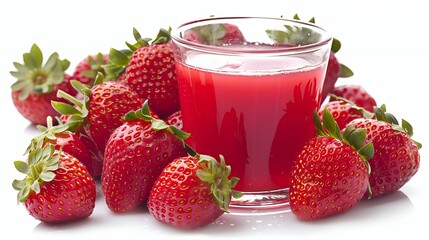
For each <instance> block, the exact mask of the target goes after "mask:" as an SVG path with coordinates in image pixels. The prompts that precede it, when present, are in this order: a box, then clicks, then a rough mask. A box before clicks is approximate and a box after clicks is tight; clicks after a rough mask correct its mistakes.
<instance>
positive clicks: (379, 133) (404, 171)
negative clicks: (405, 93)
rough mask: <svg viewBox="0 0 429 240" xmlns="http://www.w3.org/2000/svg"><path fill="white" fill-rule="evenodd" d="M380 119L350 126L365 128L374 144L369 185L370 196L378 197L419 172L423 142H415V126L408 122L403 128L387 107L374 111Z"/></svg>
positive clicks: (357, 121)
mask: <svg viewBox="0 0 429 240" xmlns="http://www.w3.org/2000/svg"><path fill="white" fill-rule="evenodd" d="M375 110H376V117H377V119H365V118H359V119H355V120H353V121H351V122H350V123H349V124H348V125H349V126H354V127H355V128H361V129H365V131H366V133H367V137H366V142H372V144H373V145H374V157H373V158H371V159H370V160H369V161H368V162H369V164H370V166H371V174H370V177H369V182H370V185H371V190H372V192H368V193H367V195H368V196H369V197H378V196H382V195H385V194H388V193H392V192H395V191H397V190H399V189H400V188H401V187H402V186H404V185H405V184H406V183H407V182H408V181H409V180H410V179H411V178H412V177H413V176H414V175H415V174H416V173H417V171H418V169H419V166H420V154H419V149H420V148H421V147H422V146H421V144H420V143H418V142H415V141H413V139H411V136H412V134H413V129H412V126H411V125H410V124H409V123H408V122H407V121H405V120H403V121H402V126H400V125H399V124H398V121H397V120H396V118H395V117H394V116H393V115H391V114H390V113H386V108H385V105H382V106H381V107H380V108H375Z"/></svg>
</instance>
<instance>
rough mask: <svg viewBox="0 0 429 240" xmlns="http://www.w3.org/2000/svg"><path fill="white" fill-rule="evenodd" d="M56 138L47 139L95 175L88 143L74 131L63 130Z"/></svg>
mask: <svg viewBox="0 0 429 240" xmlns="http://www.w3.org/2000/svg"><path fill="white" fill-rule="evenodd" d="M55 138H56V139H55V140H50V141H47V142H48V143H51V144H53V145H54V146H55V149H56V150H62V151H64V152H66V153H68V154H70V155H72V156H73V157H75V158H76V159H78V160H79V162H81V163H82V164H83V165H84V166H85V167H86V169H87V170H88V172H89V174H90V175H91V176H93V177H95V172H94V168H93V166H92V165H93V162H92V158H91V154H90V152H89V150H88V148H87V147H86V145H85V144H84V143H83V142H82V141H81V140H80V139H79V138H78V136H77V135H76V134H74V133H72V132H68V131H66V132H62V133H59V134H56V136H55Z"/></svg>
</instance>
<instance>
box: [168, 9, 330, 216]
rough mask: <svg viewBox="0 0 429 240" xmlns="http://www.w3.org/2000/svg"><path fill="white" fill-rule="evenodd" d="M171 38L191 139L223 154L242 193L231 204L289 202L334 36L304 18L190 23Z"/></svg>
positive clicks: (193, 143)
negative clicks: (292, 178) (296, 160)
mask: <svg viewBox="0 0 429 240" xmlns="http://www.w3.org/2000/svg"><path fill="white" fill-rule="evenodd" d="M226 22H227V23H228V24H229V25H228V27H226V26H227V25H226V24H225V23H226ZM231 26H235V28H234V27H231ZM231 28H232V29H234V30H233V31H232V32H230V33H228V34H227V31H229V30H230V29H231ZM228 29H229V30H228ZM237 33H242V34H237ZM172 39H173V46H174V55H175V63H176V74H177V80H178V85H179V96H180V108H181V111H182V119H183V130H185V131H186V132H189V133H190V134H191V136H190V137H189V138H188V139H186V143H187V144H189V145H190V146H191V147H192V148H194V149H195V150H196V151H197V152H198V153H199V154H205V155H211V156H213V157H215V158H219V155H223V156H224V157H225V161H226V164H228V165H230V166H231V169H232V172H231V176H235V177H238V178H240V180H239V182H238V184H237V186H236V187H235V190H238V191H241V192H243V193H244V196H243V197H241V198H239V199H232V202H231V206H237V207H251V208H255V207H263V208H266V207H271V206H273V207H276V206H281V205H284V204H287V203H288V201H289V198H288V197H289V195H288V189H289V186H290V174H291V171H292V168H293V165H294V160H295V159H296V156H297V154H298V152H299V150H300V149H301V148H302V146H303V145H304V144H305V142H306V141H307V140H308V139H309V138H311V137H313V136H315V132H316V130H315V126H314V123H313V119H312V113H313V111H314V109H316V108H317V107H318V106H319V105H320V99H321V89H322V85H323V82H324V77H325V72H326V66H327V63H328V59H329V53H330V44H331V41H332V39H331V38H330V37H329V36H328V35H327V34H326V32H324V31H323V30H322V29H320V28H318V27H316V26H314V25H310V24H307V23H301V22H297V21H293V20H292V21H289V20H285V19H274V18H252V17H250V18H246V17H231V18H209V19H202V20H196V21H193V22H189V23H185V24H183V25H181V26H180V27H179V28H178V29H177V31H176V32H174V33H173V34H172ZM225 39H226V40H225Z"/></svg>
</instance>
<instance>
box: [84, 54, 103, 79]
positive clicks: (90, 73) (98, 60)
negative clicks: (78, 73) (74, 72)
mask: <svg viewBox="0 0 429 240" xmlns="http://www.w3.org/2000/svg"><path fill="white" fill-rule="evenodd" d="M87 60H88V63H89V66H90V69H88V70H86V71H84V72H82V74H83V75H84V76H86V77H88V78H91V79H95V77H96V76H97V74H98V73H99V72H101V73H103V74H104V75H106V71H105V69H104V65H105V64H106V61H105V58H104V55H103V54H102V53H97V54H96V55H94V56H91V55H89V56H88V58H87Z"/></svg>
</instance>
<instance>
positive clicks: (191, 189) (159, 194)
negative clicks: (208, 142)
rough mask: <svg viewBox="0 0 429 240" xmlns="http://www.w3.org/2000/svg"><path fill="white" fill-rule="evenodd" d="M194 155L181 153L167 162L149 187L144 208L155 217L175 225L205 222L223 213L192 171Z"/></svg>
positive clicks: (193, 169) (205, 186)
mask: <svg viewBox="0 0 429 240" xmlns="http://www.w3.org/2000/svg"><path fill="white" fill-rule="evenodd" d="M197 162H198V159H196V158H194V157H182V158H178V159H176V160H174V161H173V162H172V163H170V164H169V165H167V166H166V167H165V169H164V171H163V172H162V173H161V175H159V177H158V179H157V180H156V182H155V184H154V185H153V188H152V190H151V193H150V196H149V201H148V209H149V212H150V213H151V214H152V216H154V217H155V219H157V220H158V221H161V222H163V223H166V224H169V225H171V226H174V227H176V228H181V229H191V228H197V227H200V226H204V225H207V224H209V223H211V222H213V221H214V220H215V219H217V218H218V217H219V216H221V215H222V214H223V211H221V210H220V208H219V206H218V205H217V204H216V203H215V201H214V198H213V195H212V194H211V193H210V187H209V185H208V184H207V183H204V182H202V181H201V180H200V179H199V178H198V176H197V174H196V172H197V170H198V169H199V166H198V165H197Z"/></svg>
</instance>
